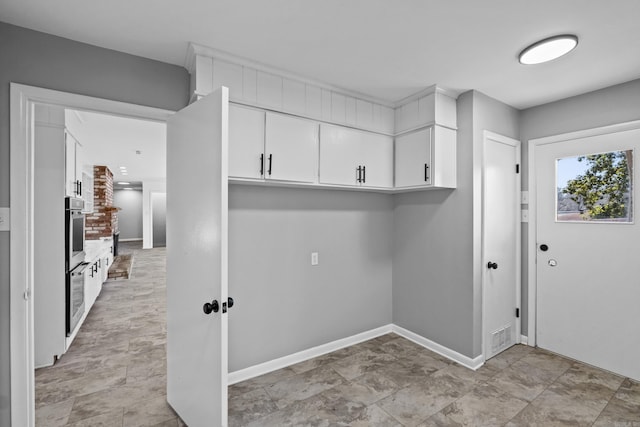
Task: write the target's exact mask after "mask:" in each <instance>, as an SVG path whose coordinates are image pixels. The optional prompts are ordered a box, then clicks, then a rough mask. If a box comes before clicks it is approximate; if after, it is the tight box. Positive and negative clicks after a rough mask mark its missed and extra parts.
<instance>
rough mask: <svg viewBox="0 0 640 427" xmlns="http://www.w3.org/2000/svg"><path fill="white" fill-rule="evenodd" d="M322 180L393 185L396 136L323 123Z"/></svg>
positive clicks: (359, 184) (321, 131)
mask: <svg viewBox="0 0 640 427" xmlns="http://www.w3.org/2000/svg"><path fill="white" fill-rule="evenodd" d="M320 183H321V184H329V185H348V186H357V187H372V188H392V187H393V139H392V138H391V137H389V136H386V135H380V134H376V133H372V132H366V131H360V130H356V129H351V128H346V127H342V126H334V125H328V124H321V125H320Z"/></svg>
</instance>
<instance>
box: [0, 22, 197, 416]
mask: <svg viewBox="0 0 640 427" xmlns="http://www.w3.org/2000/svg"><path fill="white" fill-rule="evenodd" d="M0 64H2V66H0V100H2V102H0V206H9V83H10V82H16V83H23V84H27V85H32V86H39V87H44V88H49V89H56V90H61V91H66V92H73V93H80V94H84V95H90V96H95V97H100V98H107V99H113V100H118V101H124V102H130V103H134V104H141V105H149V106H153V107H158V108H166V109H172V110H177V109H180V108H182V107H184V106H185V105H187V102H188V97H189V75H188V73H187V71H186V70H185V69H184V68H182V67H178V66H175V65H169V64H164V63H161V62H158V61H153V60H150V59H145V58H140V57H136V56H133V55H128V54H124V53H120V52H116V51H113V50H108V49H102V48H98V47H95V46H91V45H87V44H83V43H78V42H74V41H71V40H67V39H63V38H60V37H53V36H50V35H47V34H44V33H39V32H36V31H31V30H27V29H24V28H20V27H16V26H13V25H8V24H5V23H1V22H0ZM9 375H10V367H9V233H7V232H0V425H3V426H4V425H9V423H10V396H9V385H10V380H9Z"/></svg>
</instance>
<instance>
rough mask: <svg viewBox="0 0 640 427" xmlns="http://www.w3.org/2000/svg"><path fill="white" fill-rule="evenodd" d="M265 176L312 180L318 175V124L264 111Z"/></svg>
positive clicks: (269, 177) (274, 178)
mask: <svg viewBox="0 0 640 427" xmlns="http://www.w3.org/2000/svg"><path fill="white" fill-rule="evenodd" d="M264 172H265V173H264V177H265V179H273V180H278V181H293V182H310V183H315V182H317V179H318V124H317V123H315V122H312V121H310V120H304V119H298V118H296V117H290V116H285V115H283V114H274V113H267V119H266V131H265V170H264Z"/></svg>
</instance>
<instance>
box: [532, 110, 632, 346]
mask: <svg viewBox="0 0 640 427" xmlns="http://www.w3.org/2000/svg"><path fill="white" fill-rule="evenodd" d="M635 129H640V120H634V121H631V122H624V123H617V124H613V125H608V126H601V127H597V128H590V129H584V130H579V131H574V132H567V133H562V134H558V135H552V136H546V137H542V138H535V139H530V140H529V141H528V154H529V165H528V167H529V174H528V175H529V189H528V190H529V227H528V233H527V236H528V256H527V265H528V269H529V274H528V276H527V282H528V288H529V292H528V294H529V306H528V309H529V315H528V331H527V334H528V335H527V336H528V345H530V346H532V347H534V346H535V345H536V334H537V328H536V322H537V289H538V282H537V280H538V279H537V272H536V254H537V248H538V242H537V231H538V229H537V225H538V223H537V212H536V211H537V191H536V158H535V157H536V156H535V152H536V150H535V149H536V148H537V147H538V146H539V145H545V144H553V143H556V142H562V141H568V140H572V139H580V138H587V137H590V136H598V135H606V134H610V133H617V132H624V131H627V130H635Z"/></svg>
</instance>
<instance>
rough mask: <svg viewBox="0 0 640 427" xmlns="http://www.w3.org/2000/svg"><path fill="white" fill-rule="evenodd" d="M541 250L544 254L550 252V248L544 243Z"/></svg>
mask: <svg viewBox="0 0 640 427" xmlns="http://www.w3.org/2000/svg"><path fill="white" fill-rule="evenodd" d="M540 250H541V251H542V252H547V251H548V250H549V246H547V245H545V244H544V243H543V244H541V245H540Z"/></svg>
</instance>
